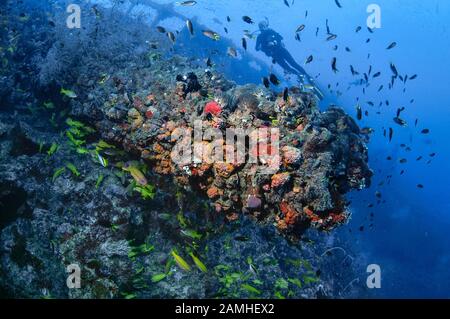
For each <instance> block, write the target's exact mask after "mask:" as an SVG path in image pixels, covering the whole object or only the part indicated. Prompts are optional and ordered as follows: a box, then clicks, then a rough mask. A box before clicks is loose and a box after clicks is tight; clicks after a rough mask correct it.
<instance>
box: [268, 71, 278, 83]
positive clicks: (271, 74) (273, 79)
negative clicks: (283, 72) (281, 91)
mask: <svg viewBox="0 0 450 319" xmlns="http://www.w3.org/2000/svg"><path fill="white" fill-rule="evenodd" d="M269 79H270V82H272V84H273V85H280V80H278V78H277V76H276V75H275V74H273V73H270V75H269Z"/></svg>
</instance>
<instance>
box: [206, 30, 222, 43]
mask: <svg viewBox="0 0 450 319" xmlns="http://www.w3.org/2000/svg"><path fill="white" fill-rule="evenodd" d="M202 33H203V35H204V36H205V37H208V38H210V39H211V40H214V41H219V40H220V35H219V34H218V33H217V32H214V31H211V30H203V31H202Z"/></svg>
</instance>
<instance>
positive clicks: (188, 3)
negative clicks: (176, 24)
mask: <svg viewBox="0 0 450 319" xmlns="http://www.w3.org/2000/svg"><path fill="white" fill-rule="evenodd" d="M175 4H176V5H178V6H183V7H191V6H195V5H196V4H197V1H183V2H175Z"/></svg>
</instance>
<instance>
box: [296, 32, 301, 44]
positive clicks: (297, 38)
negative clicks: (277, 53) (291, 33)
mask: <svg viewBox="0 0 450 319" xmlns="http://www.w3.org/2000/svg"><path fill="white" fill-rule="evenodd" d="M295 40H297V41H299V42H302V39H300V34H299V33H296V34H295Z"/></svg>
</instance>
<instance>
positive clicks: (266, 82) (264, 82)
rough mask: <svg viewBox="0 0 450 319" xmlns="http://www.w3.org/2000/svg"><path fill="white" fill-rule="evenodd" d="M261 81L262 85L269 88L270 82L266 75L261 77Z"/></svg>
mask: <svg viewBox="0 0 450 319" xmlns="http://www.w3.org/2000/svg"><path fill="white" fill-rule="evenodd" d="M262 83H263V84H264V86H265V87H266V88H269V86H270V82H269V79H268V78H267V77H263V78H262Z"/></svg>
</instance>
